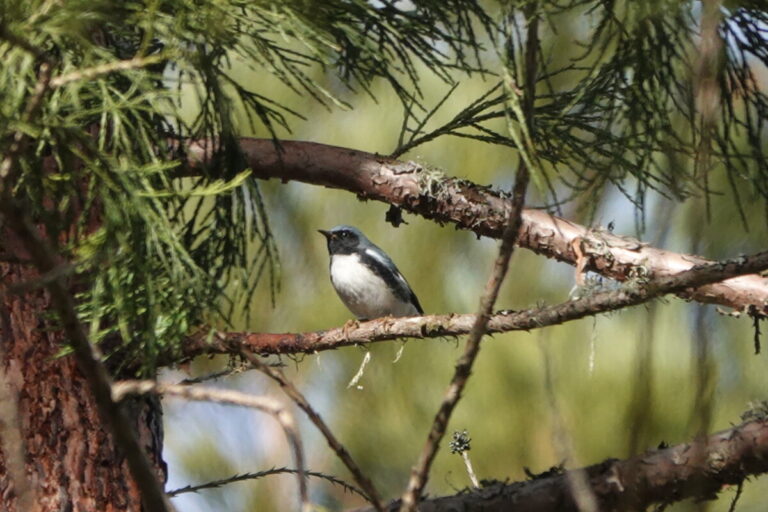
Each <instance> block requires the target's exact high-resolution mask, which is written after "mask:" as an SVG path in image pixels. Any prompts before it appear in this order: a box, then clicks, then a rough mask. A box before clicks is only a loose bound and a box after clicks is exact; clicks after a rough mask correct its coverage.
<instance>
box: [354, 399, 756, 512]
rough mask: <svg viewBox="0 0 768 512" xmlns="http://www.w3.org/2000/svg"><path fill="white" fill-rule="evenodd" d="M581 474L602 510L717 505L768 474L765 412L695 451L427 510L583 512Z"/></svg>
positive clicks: (500, 486)
mask: <svg viewBox="0 0 768 512" xmlns="http://www.w3.org/2000/svg"><path fill="white" fill-rule="evenodd" d="M698 450H701V451H703V452H704V456H703V457H696V458H694V457H691V456H690V454H691V453H693V452H696V451H698ZM574 471H579V472H583V473H584V474H585V475H586V478H587V482H588V484H589V488H590V489H591V491H592V492H593V493H594V496H595V498H596V499H597V501H598V505H599V510H605V511H619V510H645V509H646V508H647V507H648V506H650V505H652V504H654V503H671V502H676V501H682V500H684V499H688V498H695V499H699V500H710V499H712V498H713V497H715V496H716V495H717V493H718V492H720V491H721V490H722V489H723V487H724V486H725V485H729V484H730V485H737V484H740V483H742V482H743V481H744V480H746V479H747V478H748V477H749V476H750V475H758V474H761V473H765V472H768V420H766V419H765V411H763V412H762V413H761V417H760V418H759V419H755V420H752V421H747V422H745V423H742V424H741V425H738V426H736V427H733V428H731V429H728V430H723V431H721V432H718V433H716V434H712V435H710V436H708V437H700V438H697V439H696V440H694V441H692V442H690V443H683V444H679V445H676V446H672V447H669V448H662V449H659V450H655V451H649V452H646V453H643V454H641V455H637V456H635V457H632V458H629V459H626V460H616V459H608V460H605V461H603V462H601V463H599V464H595V465H592V466H589V467H586V468H580V469H575V470H570V471H562V470H559V468H553V469H552V470H551V471H547V472H546V473H544V474H542V475H541V476H538V477H535V478H534V479H532V480H528V481H524V482H513V483H505V482H492V483H487V484H486V486H485V487H483V488H481V489H479V490H476V491H470V492H463V493H459V494H456V495H454V496H445V497H441V498H433V499H428V500H424V501H422V502H421V503H419V510H420V512H443V511H444V512H448V511H453V510H483V511H485V512H502V511H508V510H525V511H526V512H578V511H579V506H578V503H576V501H575V499H574V496H573V493H572V492H571V490H570V488H569V485H568V478H569V477H570V474H571V473H573V472H574ZM399 506H400V504H399V502H398V501H393V502H392V503H390V504H389V505H388V506H387V510H389V511H392V512H394V511H395V510H398V507H399ZM359 512H361V511H359Z"/></svg>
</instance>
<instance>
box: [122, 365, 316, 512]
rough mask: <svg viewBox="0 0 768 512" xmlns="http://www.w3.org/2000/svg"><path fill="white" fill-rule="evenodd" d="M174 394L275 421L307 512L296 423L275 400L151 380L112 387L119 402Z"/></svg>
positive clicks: (223, 390)
mask: <svg viewBox="0 0 768 512" xmlns="http://www.w3.org/2000/svg"><path fill="white" fill-rule="evenodd" d="M150 393H151V394H158V395H174V396H178V397H181V398H184V399H186V400H197V401H203V402H214V403H219V404H228V405H239V406H241V407H249V408H251V409H257V410H259V411H262V412H265V413H267V414H269V415H271V416H272V417H274V418H275V420H277V422H278V423H279V424H280V426H281V427H282V429H283V432H285V437H286V439H287V440H288V444H289V445H290V446H291V448H292V449H293V454H294V458H295V459H296V466H297V468H298V471H297V474H296V476H297V480H298V485H299V497H300V499H301V509H302V510H303V511H306V512H309V511H310V510H311V509H312V506H311V504H310V503H309V497H308V492H307V477H306V470H305V469H304V449H303V447H302V444H301V438H300V437H299V432H298V429H297V428H296V422H295V421H294V419H293V415H292V414H291V412H290V411H289V410H288V409H287V408H286V407H284V406H283V404H281V403H280V402H278V401H277V400H274V399H272V398H269V397H264V396H255V395H249V394H247V393H241V392H240V391H235V390H232V389H213V388H202V387H194V386H182V385H179V384H165V383H162V382H157V381H154V380H122V381H118V382H115V383H114V384H113V385H112V399H113V400H114V401H115V402H119V401H121V400H122V399H123V398H125V397H126V396H128V395H146V394H150Z"/></svg>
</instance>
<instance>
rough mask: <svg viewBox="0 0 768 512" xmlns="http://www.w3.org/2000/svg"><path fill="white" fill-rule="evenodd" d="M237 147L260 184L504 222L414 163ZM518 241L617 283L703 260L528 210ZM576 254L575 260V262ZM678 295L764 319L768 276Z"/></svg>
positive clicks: (200, 157) (207, 148)
mask: <svg viewBox="0 0 768 512" xmlns="http://www.w3.org/2000/svg"><path fill="white" fill-rule="evenodd" d="M240 145H241V148H242V150H243V152H244V154H245V155H246V158H247V161H248V165H249V166H250V168H251V169H252V171H253V175H254V176H255V177H257V178H260V179H270V178H277V179H280V180H282V181H283V182H285V181H289V180H295V181H301V182H304V183H310V184H314V185H322V186H325V187H331V188H338V189H343V190H348V191H350V192H352V193H355V194H357V196H358V197H359V198H360V199H375V200H378V201H382V202H385V203H388V204H393V205H396V206H398V207H401V208H403V209H405V210H407V211H409V212H411V213H414V214H417V215H421V216H422V217H424V218H427V219H432V220H435V221H436V222H438V223H440V224H443V223H452V224H455V225H456V227H457V228H461V229H469V230H472V231H474V232H475V233H477V234H478V235H482V236H488V237H492V238H501V234H502V232H503V230H504V224H505V222H506V219H507V218H508V217H509V209H510V208H511V199H510V198H509V197H507V196H506V195H505V194H503V193H501V192H499V191H496V190H493V189H491V188H489V187H484V186H480V185H477V184H474V183H472V182H470V181H467V180H461V179H457V178H448V177H445V176H444V175H443V174H441V173H440V172H438V171H435V170H432V169H429V168H427V167H425V166H423V165H421V164H417V163H415V162H404V161H400V160H395V159H392V158H389V157H386V156H381V155H376V154H372V153H366V152H363V151H356V150H353V149H347V148H340V147H336V146H328V145H324V144H317V143H313V142H302V141H281V142H280V146H279V150H278V148H277V147H276V146H275V144H274V143H273V142H272V140H269V139H253V138H242V139H240ZM184 149H185V151H186V152H187V161H186V167H185V168H184V169H182V171H181V173H182V174H187V175H189V174H199V173H200V172H201V170H202V169H201V168H202V167H203V166H205V165H207V164H208V163H211V162H212V161H213V160H215V159H216V148H214V147H212V143H211V142H210V141H193V142H189V143H187V144H186V146H185V147H184ZM518 244H519V245H520V246H521V247H524V248H526V249H530V250H532V251H534V252H536V253H537V254H541V255H544V256H547V257H548V258H554V259H556V260H558V261H562V262H566V263H569V264H571V265H576V264H577V263H582V264H583V265H584V268H585V269H586V270H592V271H595V272H598V273H600V274H601V275H603V276H606V277H610V278H613V279H617V280H619V281H624V280H627V279H629V278H631V277H632V276H633V275H636V274H637V273H638V272H642V273H643V274H645V275H647V276H649V277H658V276H668V275H672V274H675V273H677V272H680V271H682V270H686V269H689V268H691V267H693V266H695V265H701V264H705V263H708V262H709V260H706V259H704V258H701V257H699V256H692V255H687V254H679V253H674V252H670V251H664V250H662V249H657V248H654V247H650V246H648V245H647V244H644V243H642V242H640V241H638V240H635V239H633V238H628V237H621V236H617V235H614V234H612V233H609V232H607V231H604V230H600V229H591V228H587V227H585V226H581V225H579V224H576V223H573V222H570V221H567V220H565V219H562V218H559V217H556V216H554V215H550V214H548V213H546V212H544V211H541V210H532V209H526V210H524V211H523V227H522V230H521V233H520V237H519V240H518ZM579 253H581V254H582V255H583V256H582V259H581V262H580V258H579ZM583 258H586V261H584V260H583ZM682 296H683V297H684V298H689V299H693V300H696V301H699V302H704V303H709V304H720V305H722V306H727V307H730V308H733V309H735V310H737V311H749V312H750V313H752V314H759V315H761V316H766V315H768V279H765V278H763V277H760V276H757V275H753V276H741V277H737V278H734V279H730V280H728V281H725V282H722V283H717V284H711V285H707V286H702V287H700V288H697V289H696V290H693V291H690V292H686V293H683V294H682Z"/></svg>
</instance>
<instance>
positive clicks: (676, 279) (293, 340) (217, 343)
mask: <svg viewBox="0 0 768 512" xmlns="http://www.w3.org/2000/svg"><path fill="white" fill-rule="evenodd" d="M766 269H768V251H765V252H761V253H758V254H755V255H753V256H749V257H740V258H737V259H734V260H726V261H722V262H710V263H707V264H705V265H701V266H697V267H694V268H692V269H690V270H686V271H683V272H680V273H679V274H676V275H673V276H666V277H659V278H657V279H653V280H651V281H650V282H647V283H627V284H624V285H623V286H622V287H621V288H619V289H617V290H610V291H603V292H598V293H594V294H591V295H588V296H586V297H583V298H579V299H575V300H569V301H567V302H564V303H562V304H557V305H554V306H545V307H541V308H535V309H529V310H525V311H501V312H498V313H496V314H494V315H492V316H491V317H490V319H489V321H488V325H487V327H486V333H489V334H492V333H499V332H509V331H529V330H532V329H538V328H541V327H547V326H550V325H556V324H561V323H564V322H568V321H571V320H576V319H579V318H584V317H586V316H592V315H596V314H599V313H604V312H606V311H615V310H618V309H622V308H625V307H629V306H634V305H637V304H642V303H644V302H648V301H649V300H652V299H654V298H657V297H660V296H662V295H665V294H670V293H677V294H683V295H685V294H686V293H687V292H686V290H688V289H690V288H697V287H698V288H699V289H701V288H702V287H704V286H713V285H712V284H711V283H716V282H718V281H723V280H725V279H728V280H729V281H732V280H733V278H734V276H739V275H744V274H751V273H754V272H760V271H763V270H766ZM475 319H476V315H473V314H461V315H457V314H449V315H429V316H420V317H403V318H391V317H387V318H380V319H376V320H371V321H368V322H361V323H359V324H357V325H353V326H349V327H339V328H335V329H328V330H323V331H314V332H304V333H283V334H281V333H246V332H228V333H215V334H214V335H213V336H209V333H208V332H201V333H198V334H196V335H193V336H191V337H190V338H189V339H188V340H187V342H186V343H185V345H184V356H185V357H188V358H191V357H195V356H198V355H201V354H212V353H213V354H215V353H220V354H237V353H240V352H241V351H244V350H245V351H248V352H253V353H256V354H263V355H268V354H296V353H314V352H319V351H322V350H332V349H336V348H340V347H345V346H349V345H359V344H365V343H373V342H377V341H386V340H393V339H398V338H439V337H445V336H459V335H463V334H468V333H469V332H470V330H471V328H472V325H473V323H474V322H475Z"/></svg>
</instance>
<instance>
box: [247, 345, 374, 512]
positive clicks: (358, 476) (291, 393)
mask: <svg viewBox="0 0 768 512" xmlns="http://www.w3.org/2000/svg"><path fill="white" fill-rule="evenodd" d="M240 355H241V356H242V357H244V358H246V359H247V360H248V362H249V363H250V364H251V365H252V366H254V367H255V368H256V369H258V370H259V371H261V372H262V373H264V374H265V375H266V376H268V377H269V378H271V379H272V380H274V381H275V382H277V383H278V384H279V385H280V388H281V389H282V390H283V392H284V393H285V394H286V395H288V397H289V398H290V399H291V400H293V402H294V403H295V404H296V405H297V406H298V407H299V408H300V409H301V410H302V411H304V413H305V414H306V415H307V417H308V418H309V420H310V421H311V422H312V423H313V424H314V425H315V427H317V429H318V430H319V431H320V433H322V434H323V437H324V438H325V440H326V442H327V443H328V446H330V448H331V450H333V452H334V453H335V454H336V456H337V457H338V458H339V459H340V460H341V462H343V463H344V465H345V466H346V467H347V469H348V470H349V472H350V473H352V476H353V477H354V479H355V482H357V485H359V486H360V488H361V489H362V490H363V491H364V492H365V498H366V499H367V500H368V501H369V502H370V503H371V504H372V505H373V508H374V509H376V510H384V507H383V505H382V500H381V495H380V494H379V492H378V491H377V490H376V487H375V486H374V485H373V482H371V479H370V478H368V477H367V476H366V475H365V473H363V470H362V469H360V466H358V465H357V463H356V462H355V460H354V459H353V458H352V455H350V454H349V452H348V451H347V449H346V448H345V447H344V445H343V444H341V443H340V442H339V440H338V439H336V436H335V435H334V433H333V431H332V430H331V429H330V428H329V427H328V425H327V424H326V423H325V421H323V418H321V417H320V414H318V413H317V411H315V410H314V409H313V408H312V406H311V405H310V404H309V401H308V400H307V399H306V398H305V397H304V395H302V394H301V392H300V391H299V390H298V389H297V388H296V386H294V385H293V383H292V382H291V381H290V380H288V378H287V377H286V376H285V374H284V373H283V371H282V370H280V369H279V368H273V367H271V366H269V365H267V364H265V363H263V362H261V361H260V360H259V358H258V357H257V356H255V355H253V354H252V353H250V352H249V351H247V350H243V351H242V352H240Z"/></svg>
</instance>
